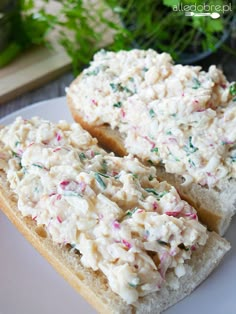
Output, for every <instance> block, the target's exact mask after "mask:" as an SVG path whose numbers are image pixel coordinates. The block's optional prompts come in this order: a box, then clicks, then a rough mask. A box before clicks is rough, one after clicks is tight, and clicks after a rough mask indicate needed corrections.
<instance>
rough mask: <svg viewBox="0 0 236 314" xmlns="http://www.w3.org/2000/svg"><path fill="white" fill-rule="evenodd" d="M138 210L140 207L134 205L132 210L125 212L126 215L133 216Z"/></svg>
mask: <svg viewBox="0 0 236 314" xmlns="http://www.w3.org/2000/svg"><path fill="white" fill-rule="evenodd" d="M137 210H138V207H134V208H133V209H131V210H127V212H126V213H125V216H129V217H131V216H132V215H133V214H134V213H135V212H136V211H137Z"/></svg>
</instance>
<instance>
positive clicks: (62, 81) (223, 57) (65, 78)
mask: <svg viewBox="0 0 236 314" xmlns="http://www.w3.org/2000/svg"><path fill="white" fill-rule="evenodd" d="M199 64H200V65H201V66H202V67H203V69H204V70H207V69H208V67H209V66H210V65H211V64H216V66H217V67H219V68H221V69H222V70H223V71H224V73H225V75H226V77H227V78H228V80H229V81H236V57H235V56H233V55H228V54H227V53H225V52H221V51H220V52H218V53H215V54H213V55H212V56H210V57H209V58H208V59H206V60H204V61H203V62H201V63H199ZM73 78H74V76H73V74H72V72H68V73H65V74H64V75H62V76H60V77H59V78H58V79H56V80H54V81H52V82H50V83H48V84H46V85H45V86H42V87H40V88H38V89H36V90H33V91H31V92H29V93H26V94H24V95H22V96H20V97H18V98H16V99H14V100H13V101H10V102H8V103H6V104H3V105H1V106H0V118H2V117H4V116H5V115H7V114H9V113H11V112H13V111H15V110H18V109H21V108H23V107H26V106H29V105H31V104H33V103H36V102H39V101H42V100H46V99H51V98H55V97H59V96H64V95H65V88H66V87H67V86H69V84H70V82H71V81H72V80H73ZM0 88H1V86H0Z"/></svg>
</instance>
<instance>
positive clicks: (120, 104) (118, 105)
mask: <svg viewBox="0 0 236 314" xmlns="http://www.w3.org/2000/svg"><path fill="white" fill-rule="evenodd" d="M121 106H122V103H121V102H120V101H118V102H117V103H115V104H113V107H116V108H120V107H121Z"/></svg>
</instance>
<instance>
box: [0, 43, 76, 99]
mask: <svg viewBox="0 0 236 314" xmlns="http://www.w3.org/2000/svg"><path fill="white" fill-rule="evenodd" d="M70 68H71V61H70V58H69V57H68V56H67V54H66V52H65V51H64V49H63V48H62V47H60V46H55V47H54V49H53V48H52V49H50V48H46V47H34V48H33V49H31V50H28V51H27V52H24V53H23V54H22V55H21V56H19V57H18V58H17V59H16V60H14V61H13V62H12V63H11V64H9V65H8V66H6V67H4V68H3V69H0V104H3V103H4V102H7V101H9V100H11V99H13V98H15V97H16V96H19V95H21V94H23V93H25V92H28V91H30V90H32V89H34V88H36V87H39V86H41V85H43V84H45V83H47V82H48V81H50V80H52V79H54V78H56V77H57V76H59V75H61V74H62V73H63V72H65V71H68V70H69V69H70Z"/></svg>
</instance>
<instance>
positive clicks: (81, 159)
mask: <svg viewBox="0 0 236 314" xmlns="http://www.w3.org/2000/svg"><path fill="white" fill-rule="evenodd" d="M86 158H87V157H86V156H85V153H80V154H79V159H80V161H83V160H85V159H86Z"/></svg>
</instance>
